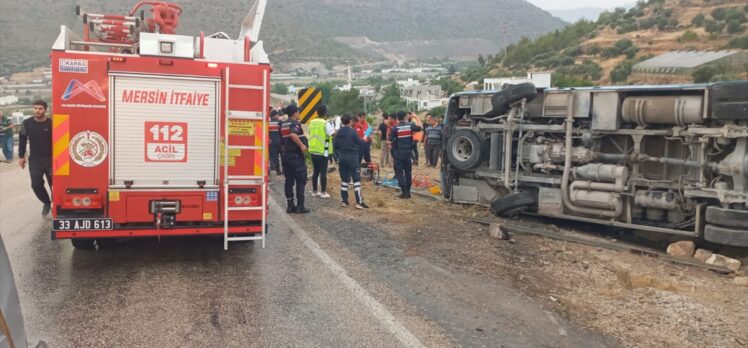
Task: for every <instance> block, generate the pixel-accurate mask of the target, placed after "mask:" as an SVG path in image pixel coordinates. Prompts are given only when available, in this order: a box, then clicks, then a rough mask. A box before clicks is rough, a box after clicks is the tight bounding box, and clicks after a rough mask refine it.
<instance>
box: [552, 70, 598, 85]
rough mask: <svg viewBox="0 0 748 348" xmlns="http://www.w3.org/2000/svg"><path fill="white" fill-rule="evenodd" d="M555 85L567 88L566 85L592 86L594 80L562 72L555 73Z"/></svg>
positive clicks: (553, 76)
mask: <svg viewBox="0 0 748 348" xmlns="http://www.w3.org/2000/svg"><path fill="white" fill-rule="evenodd" d="M552 78H553V86H555V87H560V88H565V87H587V86H592V85H593V83H592V81H588V80H585V79H584V78H581V77H578V76H573V75H566V74H561V73H557V72H555V73H553V75H552Z"/></svg>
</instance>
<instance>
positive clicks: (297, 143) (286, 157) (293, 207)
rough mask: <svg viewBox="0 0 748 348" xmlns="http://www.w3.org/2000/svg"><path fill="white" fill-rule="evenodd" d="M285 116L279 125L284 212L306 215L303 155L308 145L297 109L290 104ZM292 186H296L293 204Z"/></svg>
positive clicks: (305, 174)
mask: <svg viewBox="0 0 748 348" xmlns="http://www.w3.org/2000/svg"><path fill="white" fill-rule="evenodd" d="M286 114H287V115H288V121H287V122H283V124H281V137H282V138H283V147H282V149H281V151H282V153H281V161H282V165H283V175H284V176H285V177H286V185H285V191H286V201H288V208H287V209H286V212H287V213H289V214H291V213H297V214H306V213H309V209H307V208H305V207H304V187H305V186H306V177H307V172H306V171H307V170H306V161H305V160H304V153H305V152H306V151H307V147H308V143H307V139H306V136H305V135H304V130H303V129H302V128H301V123H299V108H298V107H297V106H296V105H294V104H291V105H289V106H287V107H286ZM294 186H296V203H295V204H294Z"/></svg>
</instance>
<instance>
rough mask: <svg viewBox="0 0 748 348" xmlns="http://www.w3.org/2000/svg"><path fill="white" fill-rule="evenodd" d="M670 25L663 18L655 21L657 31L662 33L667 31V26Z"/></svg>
mask: <svg viewBox="0 0 748 348" xmlns="http://www.w3.org/2000/svg"><path fill="white" fill-rule="evenodd" d="M668 23H670V21H668V20H667V18H665V17H660V18H658V19H657V30H660V31H663V30H665V29H667V25H668Z"/></svg>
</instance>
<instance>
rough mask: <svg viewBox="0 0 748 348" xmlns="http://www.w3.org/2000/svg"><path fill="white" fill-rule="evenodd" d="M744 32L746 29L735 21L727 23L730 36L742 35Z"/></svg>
mask: <svg viewBox="0 0 748 348" xmlns="http://www.w3.org/2000/svg"><path fill="white" fill-rule="evenodd" d="M744 30H745V27H744V26H743V25H742V24H740V22H739V21H737V20H735V19H733V20H731V21H729V22H727V32H728V33H730V34H735V33H742V32H743V31H744Z"/></svg>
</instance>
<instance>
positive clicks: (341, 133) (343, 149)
mask: <svg viewBox="0 0 748 348" xmlns="http://www.w3.org/2000/svg"><path fill="white" fill-rule="evenodd" d="M341 121H342V123H343V125H342V127H340V130H338V133H337V134H336V135H335V139H333V149H334V150H335V153H337V154H338V165H339V167H340V196H341V198H342V199H343V202H342V203H341V206H342V207H347V206H348V191H349V189H350V188H351V185H350V181H351V179H353V192H354V194H355V195H356V205H355V208H356V209H369V206H368V205H366V203H364V197H363V195H362V194H361V165H360V162H359V161H358V158H359V157H358V156H359V148H360V147H361V146H365V144H364V140H363V139H361V138H360V137H359V136H358V134H357V133H356V131H355V130H354V129H353V128H351V115H349V114H345V115H343V117H342V119H341Z"/></svg>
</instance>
